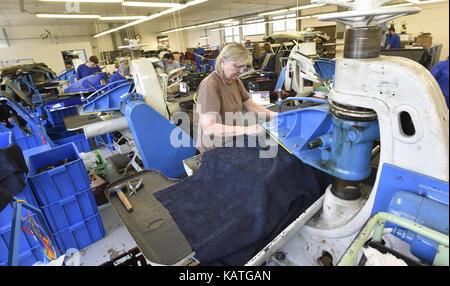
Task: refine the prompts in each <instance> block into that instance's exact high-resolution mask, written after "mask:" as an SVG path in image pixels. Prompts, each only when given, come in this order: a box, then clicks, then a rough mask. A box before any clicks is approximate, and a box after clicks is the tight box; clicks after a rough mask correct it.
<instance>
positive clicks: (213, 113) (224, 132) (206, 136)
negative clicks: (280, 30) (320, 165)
mask: <svg viewBox="0 0 450 286" xmlns="http://www.w3.org/2000/svg"><path fill="white" fill-rule="evenodd" d="M248 60H249V57H248V51H247V49H246V48H245V47H244V46H243V45H241V44H238V43H231V44H228V45H227V46H226V47H225V48H224V49H223V50H222V52H221V53H220V54H219V56H218V57H217V59H216V66H215V71H214V72H212V73H211V74H210V75H209V76H207V77H206V78H205V79H203V80H202V82H201V83H200V85H199V87H198V90H197V112H198V114H199V124H198V134H197V142H196V147H197V148H198V149H199V150H200V151H201V152H206V151H209V150H212V149H214V148H216V147H223V146H224V145H223V144H225V143H226V142H229V141H231V140H232V139H233V137H234V136H241V135H260V134H264V133H265V130H264V129H263V128H262V127H261V126H260V125H259V124H257V122H254V124H253V125H249V126H243V124H242V123H243V122H238V121H242V120H239V117H240V115H242V111H243V110H245V111H247V112H251V113H258V114H263V115H264V116H265V119H266V120H270V119H271V118H272V117H273V116H275V115H276V113H275V112H272V111H270V110H268V109H266V108H264V107H262V106H260V105H258V104H256V103H255V102H253V100H252V99H251V98H250V96H249V94H248V92H247V91H246V90H245V88H244V85H243V84H242V82H241V80H240V79H239V78H238V77H239V75H240V74H242V73H243V72H244V69H245V68H246V67H247V62H248ZM226 114H227V115H226ZM230 115H234V116H233V118H234V119H236V118H238V119H237V120H232V121H233V122H227V121H229V120H227V118H230ZM211 137H212V138H211ZM217 139H219V140H217Z"/></svg>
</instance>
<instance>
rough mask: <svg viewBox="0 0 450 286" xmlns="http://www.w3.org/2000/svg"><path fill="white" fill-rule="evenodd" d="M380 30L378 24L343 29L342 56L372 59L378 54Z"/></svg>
mask: <svg viewBox="0 0 450 286" xmlns="http://www.w3.org/2000/svg"><path fill="white" fill-rule="evenodd" d="M381 35H382V31H381V28H380V27H378V26H371V27H357V28H351V29H347V31H345V41H344V58H347V59H372V58H377V57H379V56H380V42H381Z"/></svg>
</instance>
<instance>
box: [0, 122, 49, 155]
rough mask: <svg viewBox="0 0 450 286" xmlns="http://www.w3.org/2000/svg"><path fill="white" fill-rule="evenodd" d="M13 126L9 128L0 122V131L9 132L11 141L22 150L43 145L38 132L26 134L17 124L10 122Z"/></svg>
mask: <svg viewBox="0 0 450 286" xmlns="http://www.w3.org/2000/svg"><path fill="white" fill-rule="evenodd" d="M11 125H13V126H14V127H13V128H11V129H9V128H8V127H6V126H5V125H3V124H1V123H0V133H5V132H11V133H12V142H13V143H16V144H17V145H18V146H19V147H20V148H21V149H22V150H28V149H31V148H34V147H38V146H42V145H45V144H44V141H43V140H42V138H41V137H40V136H39V135H38V134H32V135H27V134H26V133H25V132H23V131H22V130H21V129H20V128H19V126H17V125H16V124H14V123H11Z"/></svg>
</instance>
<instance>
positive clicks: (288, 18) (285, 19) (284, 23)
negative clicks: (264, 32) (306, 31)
mask: <svg viewBox="0 0 450 286" xmlns="http://www.w3.org/2000/svg"><path fill="white" fill-rule="evenodd" d="M295 17H296V14H289V15H283V16H274V17H273V18H272V20H279V21H274V22H273V31H274V32H282V31H296V30H297V20H296V19H295Z"/></svg>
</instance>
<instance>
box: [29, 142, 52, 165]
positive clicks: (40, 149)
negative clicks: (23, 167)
mask: <svg viewBox="0 0 450 286" xmlns="http://www.w3.org/2000/svg"><path fill="white" fill-rule="evenodd" d="M50 149H51V147H50V145H48V144H46V145H41V146H37V147H34V148H30V149H27V150H22V153H23V157H24V158H25V162H26V163H27V166H30V163H29V160H28V158H29V157H30V156H31V155H34V154H38V153H41V152H44V151H47V150H50Z"/></svg>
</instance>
